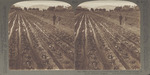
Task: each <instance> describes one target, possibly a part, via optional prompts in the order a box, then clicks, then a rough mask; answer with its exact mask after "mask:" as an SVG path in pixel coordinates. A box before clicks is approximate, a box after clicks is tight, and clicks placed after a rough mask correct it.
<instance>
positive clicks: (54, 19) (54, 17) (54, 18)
mask: <svg viewBox="0 0 150 75" xmlns="http://www.w3.org/2000/svg"><path fill="white" fill-rule="evenodd" d="M55 21H56V15H55V14H54V16H53V25H55Z"/></svg>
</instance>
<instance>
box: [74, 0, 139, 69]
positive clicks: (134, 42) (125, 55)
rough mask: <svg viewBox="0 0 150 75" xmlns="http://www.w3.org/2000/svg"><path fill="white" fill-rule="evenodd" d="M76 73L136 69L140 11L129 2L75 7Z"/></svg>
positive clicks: (109, 2)
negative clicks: (81, 71) (77, 71)
mask: <svg viewBox="0 0 150 75" xmlns="http://www.w3.org/2000/svg"><path fill="white" fill-rule="evenodd" d="M74 41H75V68H76V69H77V70H139V69H140V66H141V64H140V10H139V8H138V6H137V5H136V4H134V3H132V2H128V1H89V2H84V3H81V4H80V5H79V6H78V7H77V8H76V21H75V40H74Z"/></svg>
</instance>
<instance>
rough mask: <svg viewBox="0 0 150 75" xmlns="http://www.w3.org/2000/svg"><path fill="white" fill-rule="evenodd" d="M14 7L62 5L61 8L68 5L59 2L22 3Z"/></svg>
mask: <svg viewBox="0 0 150 75" xmlns="http://www.w3.org/2000/svg"><path fill="white" fill-rule="evenodd" d="M14 5H15V6H20V7H30V6H33V5H46V6H58V5H63V6H70V4H68V3H65V2H61V1H22V2H18V3H15V4H14Z"/></svg>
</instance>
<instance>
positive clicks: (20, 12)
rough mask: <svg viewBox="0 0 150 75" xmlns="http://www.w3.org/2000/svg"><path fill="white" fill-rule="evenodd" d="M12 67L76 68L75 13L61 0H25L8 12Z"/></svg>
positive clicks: (14, 5) (31, 68) (22, 68)
mask: <svg viewBox="0 0 150 75" xmlns="http://www.w3.org/2000/svg"><path fill="white" fill-rule="evenodd" d="M8 41H9V69H10V70H36V69H38V70H39V69H42V70H43V69H47V70H49V69H52V70H59V69H67V70H68V69H70V70H71V69H74V43H73V41H74V13H73V10H72V7H71V5H70V4H68V3H65V2H61V1H22V2H17V3H15V4H13V5H12V6H11V7H10V10H9V14H8Z"/></svg>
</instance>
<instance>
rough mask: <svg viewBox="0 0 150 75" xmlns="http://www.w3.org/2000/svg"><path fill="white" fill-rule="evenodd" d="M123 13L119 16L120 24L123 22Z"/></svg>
mask: <svg viewBox="0 0 150 75" xmlns="http://www.w3.org/2000/svg"><path fill="white" fill-rule="evenodd" d="M122 18H123V17H122V15H120V16H119V21H120V25H121V24H122Z"/></svg>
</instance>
